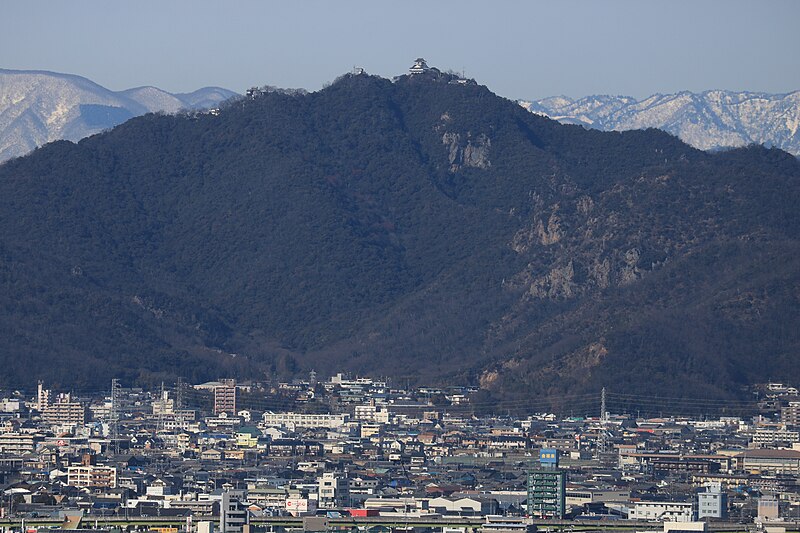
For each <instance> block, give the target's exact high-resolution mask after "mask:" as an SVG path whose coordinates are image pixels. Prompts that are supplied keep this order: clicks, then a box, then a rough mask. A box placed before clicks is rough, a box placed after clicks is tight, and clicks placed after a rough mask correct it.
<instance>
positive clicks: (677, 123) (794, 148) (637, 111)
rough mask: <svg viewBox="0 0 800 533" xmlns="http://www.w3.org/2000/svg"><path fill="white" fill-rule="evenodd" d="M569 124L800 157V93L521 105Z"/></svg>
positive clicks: (709, 93)
mask: <svg viewBox="0 0 800 533" xmlns="http://www.w3.org/2000/svg"><path fill="white" fill-rule="evenodd" d="M520 103H521V104H522V105H523V107H525V108H526V109H528V110H530V111H532V112H534V113H540V114H543V115H545V116H548V117H550V118H553V119H555V120H558V121H561V122H564V123H568V124H581V125H584V126H588V127H591V128H597V129H600V130H605V131H626V130H634V129H644V128H659V129H662V130H664V131H667V132H669V133H672V134H673V135H677V136H678V137H679V138H680V139H681V140H683V141H684V142H686V143H688V144H690V145H692V146H694V147H695V148H700V149H701V150H720V149H725V148H735V147H741V146H747V145H749V144H754V143H755V144H763V145H766V146H770V147H775V148H781V149H783V150H786V151H787V152H790V153H792V154H794V155H800V91H795V92H792V93H789V94H766V93H754V92H746V91H745V92H737V91H705V92H702V93H692V92H689V91H682V92H679V93H675V94H654V95H652V96H649V97H647V98H645V99H643V100H638V99H636V98H632V97H629V96H609V95H592V96H585V97H583V98H578V99H573V98H568V97H566V96H554V97H550V98H542V99H541V100H536V101H533V102H520Z"/></svg>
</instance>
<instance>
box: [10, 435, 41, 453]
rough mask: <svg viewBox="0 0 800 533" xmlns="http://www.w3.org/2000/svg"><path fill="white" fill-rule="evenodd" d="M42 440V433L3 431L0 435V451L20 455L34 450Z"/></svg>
mask: <svg viewBox="0 0 800 533" xmlns="http://www.w3.org/2000/svg"><path fill="white" fill-rule="evenodd" d="M42 441H44V437H43V436H42V435H36V434H32V433H4V434H2V435H0V453H2V454H4V455H22V454H25V453H30V452H33V451H35V450H36V446H37V445H38V444H39V443H40V442H42Z"/></svg>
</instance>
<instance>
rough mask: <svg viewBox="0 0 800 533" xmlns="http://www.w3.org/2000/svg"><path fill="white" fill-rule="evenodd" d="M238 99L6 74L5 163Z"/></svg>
mask: <svg viewBox="0 0 800 533" xmlns="http://www.w3.org/2000/svg"><path fill="white" fill-rule="evenodd" d="M234 94H235V93H233V92H232V91H228V90H227V89H222V88H219V87H204V88H202V89H198V90H196V91H193V92H191V93H185V94H170V93H167V92H166V91H162V90H161V89H158V88H156V87H152V86H143V87H135V88H131V89H127V90H123V91H111V90H109V89H106V88H105V87H103V86H101V85H99V84H97V83H95V82H94V81H92V80H89V79H88V78H84V77H82V76H78V75H75V74H62V73H56V72H49V71H41V70H22V71H20V70H9V69H0V162H2V161H4V160H7V159H9V158H12V157H19V156H21V155H24V154H26V153H28V152H30V151H31V150H33V149H34V148H36V147H37V146H41V145H43V144H46V143H47V142H52V141H55V140H61V139H66V140H71V141H77V140H79V139H82V138H83V137H87V136H89V135H92V134H94V133H98V132H100V131H103V130H105V129H109V128H111V127H113V126H116V125H118V124H120V123H122V122H124V121H125V120H128V119H129V118H132V117H134V116H139V115H143V114H145V113H151V112H160V111H163V112H170V113H174V112H177V111H179V110H180V109H198V110H199V109H207V108H209V107H216V106H217V105H218V104H219V103H220V102H222V101H224V100H227V99H228V98H230V97H231V96H233V95H234Z"/></svg>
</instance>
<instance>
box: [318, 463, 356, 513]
mask: <svg viewBox="0 0 800 533" xmlns="http://www.w3.org/2000/svg"><path fill="white" fill-rule="evenodd" d="M317 483H318V490H317V506H318V507H319V508H320V509H333V508H336V507H344V506H347V505H349V503H350V501H349V500H350V484H349V482H348V480H347V478H346V477H344V476H343V475H340V474H337V473H335V472H325V473H324V474H322V477H320V478H317Z"/></svg>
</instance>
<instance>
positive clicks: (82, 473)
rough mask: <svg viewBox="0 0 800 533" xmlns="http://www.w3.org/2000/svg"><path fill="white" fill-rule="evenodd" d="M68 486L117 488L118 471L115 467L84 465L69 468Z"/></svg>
mask: <svg viewBox="0 0 800 533" xmlns="http://www.w3.org/2000/svg"><path fill="white" fill-rule="evenodd" d="M67 484H68V485H72V486H73V487H104V488H111V489H113V488H116V486H117V469H116V468H114V467H113V466H103V465H91V464H82V465H80V466H69V467H67Z"/></svg>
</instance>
